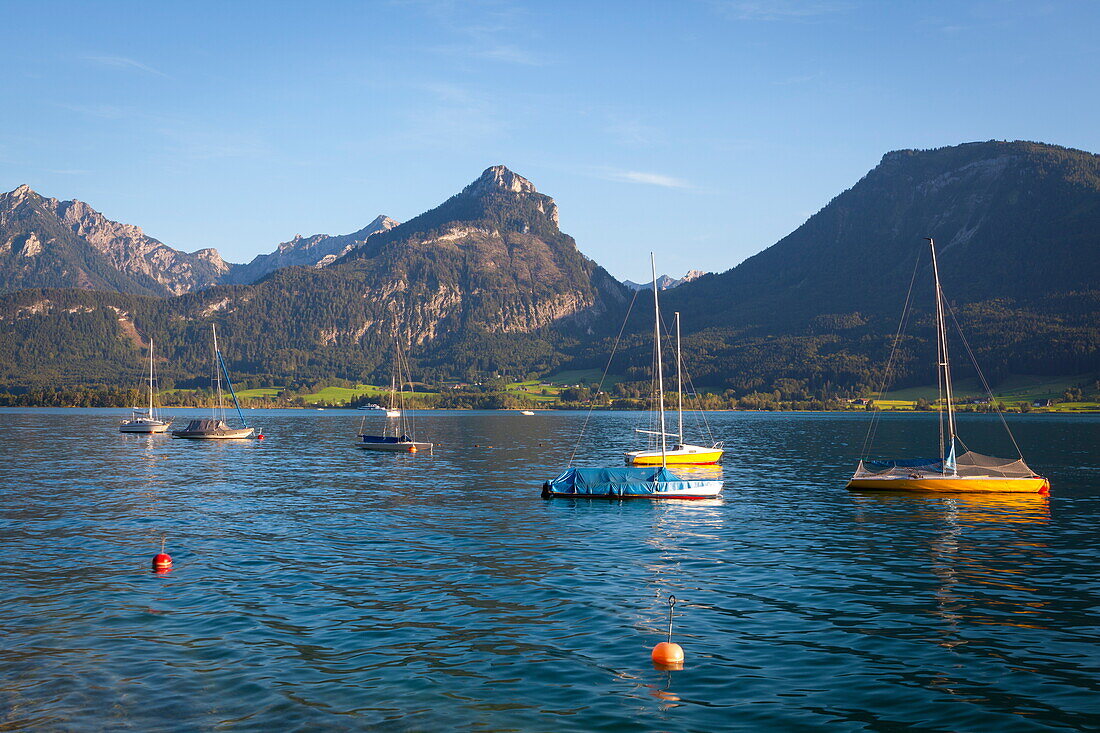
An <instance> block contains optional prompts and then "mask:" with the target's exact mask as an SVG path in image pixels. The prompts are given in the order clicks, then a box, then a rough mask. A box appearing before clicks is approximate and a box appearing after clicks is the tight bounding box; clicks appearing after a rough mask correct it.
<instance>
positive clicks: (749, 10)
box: [712, 0, 853, 21]
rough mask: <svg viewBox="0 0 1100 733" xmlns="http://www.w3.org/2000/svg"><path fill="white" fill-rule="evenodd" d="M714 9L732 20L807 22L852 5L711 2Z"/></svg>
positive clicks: (749, 0)
mask: <svg viewBox="0 0 1100 733" xmlns="http://www.w3.org/2000/svg"><path fill="white" fill-rule="evenodd" d="M712 4H713V6H714V7H715V9H716V10H717V11H718V12H719V13H721V14H722V15H724V16H726V17H728V18H731V19H733V20H759V21H778V20H808V19H811V18H816V17H820V16H824V15H832V14H834V13H843V12H846V11H848V10H851V9H852V7H853V4H852V3H850V2H841V1H822V2H801V1H799V0H713V2H712Z"/></svg>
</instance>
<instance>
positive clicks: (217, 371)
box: [210, 323, 224, 420]
mask: <svg viewBox="0 0 1100 733" xmlns="http://www.w3.org/2000/svg"><path fill="white" fill-rule="evenodd" d="M210 331H211V333H213V334H214V382H215V384H216V385H217V397H216V398H215V402H214V409H213V410H211V413H210V414H211V416H212V417H213V418H214V419H215V420H217V419H218V409H219V408H221V406H222V373H221V366H220V365H219V364H218V327H217V326H215V325H214V324H213V323H211V324H210ZM223 414H224V413H223Z"/></svg>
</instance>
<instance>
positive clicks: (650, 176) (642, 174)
mask: <svg viewBox="0 0 1100 733" xmlns="http://www.w3.org/2000/svg"><path fill="white" fill-rule="evenodd" d="M600 177H601V178H605V179H607V180H609V181H617V182H619V183H638V184H642V185H645V186H660V187H661V188H691V184H690V183H688V182H687V181H685V180H683V179H682V178H676V177H674V176H668V175H665V174H664V173H652V172H649V171H626V170H618V169H614V168H605V169H603V170H602V171H601V172H600Z"/></svg>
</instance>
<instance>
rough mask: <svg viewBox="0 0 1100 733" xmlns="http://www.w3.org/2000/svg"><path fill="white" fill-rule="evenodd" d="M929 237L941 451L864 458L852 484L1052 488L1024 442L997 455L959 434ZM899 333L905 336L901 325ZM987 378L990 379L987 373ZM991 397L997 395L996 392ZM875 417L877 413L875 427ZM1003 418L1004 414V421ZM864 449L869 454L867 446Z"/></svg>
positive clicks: (889, 488)
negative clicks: (1012, 453) (1011, 454)
mask: <svg viewBox="0 0 1100 733" xmlns="http://www.w3.org/2000/svg"><path fill="white" fill-rule="evenodd" d="M927 241H928V246H929V248H930V250H931V252H932V277H933V280H934V281H935V291H936V355H937V358H936V377H937V382H938V384H939V394H940V399H942V400H943V401H944V404H945V409H944V410H941V411H940V415H939V423H940V455H939V457H937V458H934V459H908V460H878V461H869V460H866V458H864V459H861V460H860V462H859V465H858V466H857V467H856V472H855V475H853V476H852V479H851V480H850V481H849V482H848V488H849V489H853V490H885V491H948V492H1000V493H1026V494H1049V493H1050V482H1049V481H1048V480H1047V479H1045V478H1043V477H1042V476H1039V475H1038V474H1036V473H1035V472H1034V471H1032V470H1031V468H1030V467H1028V465H1027V464H1026V463H1025V462H1024V457H1023V454H1022V453H1020V450H1019V446H1017V448H1016V450H1017V455H1018V457H1017V458H1011V459H1010V458H994V457H992V456H983V455H981V454H979V453H975V452H973V451H971V450H969V449H968V448H966V446H965V444H963V443H962V441H961V440H960V439H959V436H958V433H957V430H956V425H955V408H954V404H953V401H952V399H953V396H952V391H951V390H952V387H951V366H950V360H949V359H948V355H947V322H946V319H945V318H944V302H943V301H944V298H943V291H942V290H941V288H940V271H939V265H938V263H937V262H936V245H935V242H933V241H932V240H931V239H928V240H927ZM903 322H904V316H903ZM898 333H899V336H900V333H901V332H900V329H899V332H898ZM895 346H896V342H895ZM975 366H977V365H976V364H975ZM979 375H980V372H979ZM982 381H983V383H984V381H985V380H984V377H983V378H982ZM987 389H988V385H987ZM990 398H991V401H992V393H991V394H990ZM937 401H939V400H937ZM873 420H874V418H872V429H873V426H874V422H873ZM1003 420H1004V418H1003V416H1002V422H1003ZM1004 426H1005V430H1008V423H1004ZM871 434H872V430H871V429H869V430H868V439H869V438H870V436H871ZM1008 435H1009V438H1010V439H1012V443H1013V445H1015V444H1016V440H1015V438H1013V437H1012V431H1011V430H1008ZM868 443H869V440H868ZM957 445H962V447H963V449H964V451H965V452H963V453H962V454H961V455H957V454H956V446H957ZM864 453H865V454H866V447H865V448H864Z"/></svg>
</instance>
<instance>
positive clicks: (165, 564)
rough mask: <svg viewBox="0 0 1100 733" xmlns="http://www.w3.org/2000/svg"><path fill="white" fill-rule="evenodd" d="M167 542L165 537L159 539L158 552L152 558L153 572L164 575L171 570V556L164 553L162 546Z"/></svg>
mask: <svg viewBox="0 0 1100 733" xmlns="http://www.w3.org/2000/svg"><path fill="white" fill-rule="evenodd" d="M167 541H168V538H167V537H163V538H161V541H160V552H158V553H157V554H156V555H155V556H154V557H153V570H156V571H157V572H158V573H166V572H168V571H169V570H171V569H172V556H171V555H169V554H168V553H167V552H165V551H164V544H165V543H166V542H167Z"/></svg>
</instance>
